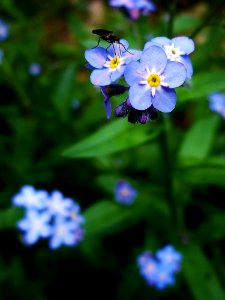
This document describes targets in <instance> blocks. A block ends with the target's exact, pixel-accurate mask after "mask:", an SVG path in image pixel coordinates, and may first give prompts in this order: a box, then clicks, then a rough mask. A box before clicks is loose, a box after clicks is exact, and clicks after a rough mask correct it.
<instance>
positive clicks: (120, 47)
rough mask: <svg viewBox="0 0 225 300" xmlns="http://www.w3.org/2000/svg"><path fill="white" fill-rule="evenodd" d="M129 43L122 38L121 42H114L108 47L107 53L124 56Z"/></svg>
mask: <svg viewBox="0 0 225 300" xmlns="http://www.w3.org/2000/svg"><path fill="white" fill-rule="evenodd" d="M128 47H129V43H128V42H127V41H126V40H124V39H121V40H120V43H117V42H116V43H112V44H111V45H110V46H109V47H108V48H107V54H108V55H110V56H112V57H114V56H122V54H123V53H124V52H125V51H126V50H127V49H128Z"/></svg>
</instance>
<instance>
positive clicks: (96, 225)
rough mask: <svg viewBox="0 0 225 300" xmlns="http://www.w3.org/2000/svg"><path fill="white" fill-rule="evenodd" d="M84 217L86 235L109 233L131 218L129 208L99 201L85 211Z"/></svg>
mask: <svg viewBox="0 0 225 300" xmlns="http://www.w3.org/2000/svg"><path fill="white" fill-rule="evenodd" d="M84 217H85V219H86V223H85V230H86V233H87V234H96V233H103V232H111V231H112V230H113V229H114V228H115V227H117V226H120V227H121V224H122V223H124V222H125V221H127V220H128V219H129V218H131V217H132V210H130V209H129V207H122V206H121V207H120V206H118V205H117V204H116V203H114V202H110V201H101V202H99V203H96V204H94V205H93V206H91V207H90V208H89V209H87V210H86V212H84ZM124 225H125V224H124Z"/></svg>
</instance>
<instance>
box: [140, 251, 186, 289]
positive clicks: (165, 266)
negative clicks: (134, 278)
mask: <svg viewBox="0 0 225 300" xmlns="http://www.w3.org/2000/svg"><path fill="white" fill-rule="evenodd" d="M181 261H182V255H181V254H180V253H179V252H178V251H176V250H175V249H174V247H173V246H171V245H167V246H165V247H163V248H162V249H160V250H158V251H157V252H156V254H155V255H153V254H151V253H150V252H147V251H145V252H143V253H142V254H141V255H140V256H139V257H138V258H137V265H138V268H139V272H140V275H141V276H142V277H143V278H144V280H145V281H146V283H147V284H148V285H153V286H154V287H155V288H156V289H159V290H162V289H164V288H166V287H167V286H171V285H173V284H174V283H175V277H174V274H175V273H176V272H178V271H179V270H180V267H181Z"/></svg>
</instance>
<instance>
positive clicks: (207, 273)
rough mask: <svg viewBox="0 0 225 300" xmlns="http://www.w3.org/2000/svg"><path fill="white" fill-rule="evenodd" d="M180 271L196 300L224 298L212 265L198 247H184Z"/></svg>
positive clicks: (224, 295) (224, 294)
mask: <svg viewBox="0 0 225 300" xmlns="http://www.w3.org/2000/svg"><path fill="white" fill-rule="evenodd" d="M182 272H183V274H184V277H185V279H186V281H187V282H188V284H189V286H190V289H191V291H192V294H193V296H194V298H195V299H196V300H203V299H204V300H215V299H218V300H219V299H221V300H222V299H225V293H224V290H223V289H222V287H221V285H220V282H219V281H218V278H217V276H216V274H215V272H214V270H213V267H212V266H211V264H210V262H209V261H208V259H207V258H206V257H205V255H204V253H203V252H202V251H201V249H200V248H199V247H197V246H195V245H189V246H188V247H187V248H186V249H185V251H184V261H183V266H182Z"/></svg>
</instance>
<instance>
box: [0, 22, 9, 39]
mask: <svg viewBox="0 0 225 300" xmlns="http://www.w3.org/2000/svg"><path fill="white" fill-rule="evenodd" d="M8 36H9V25H8V24H7V23H6V22H5V21H4V20H2V19H0V41H5V40H6V39H7V38H8Z"/></svg>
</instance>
